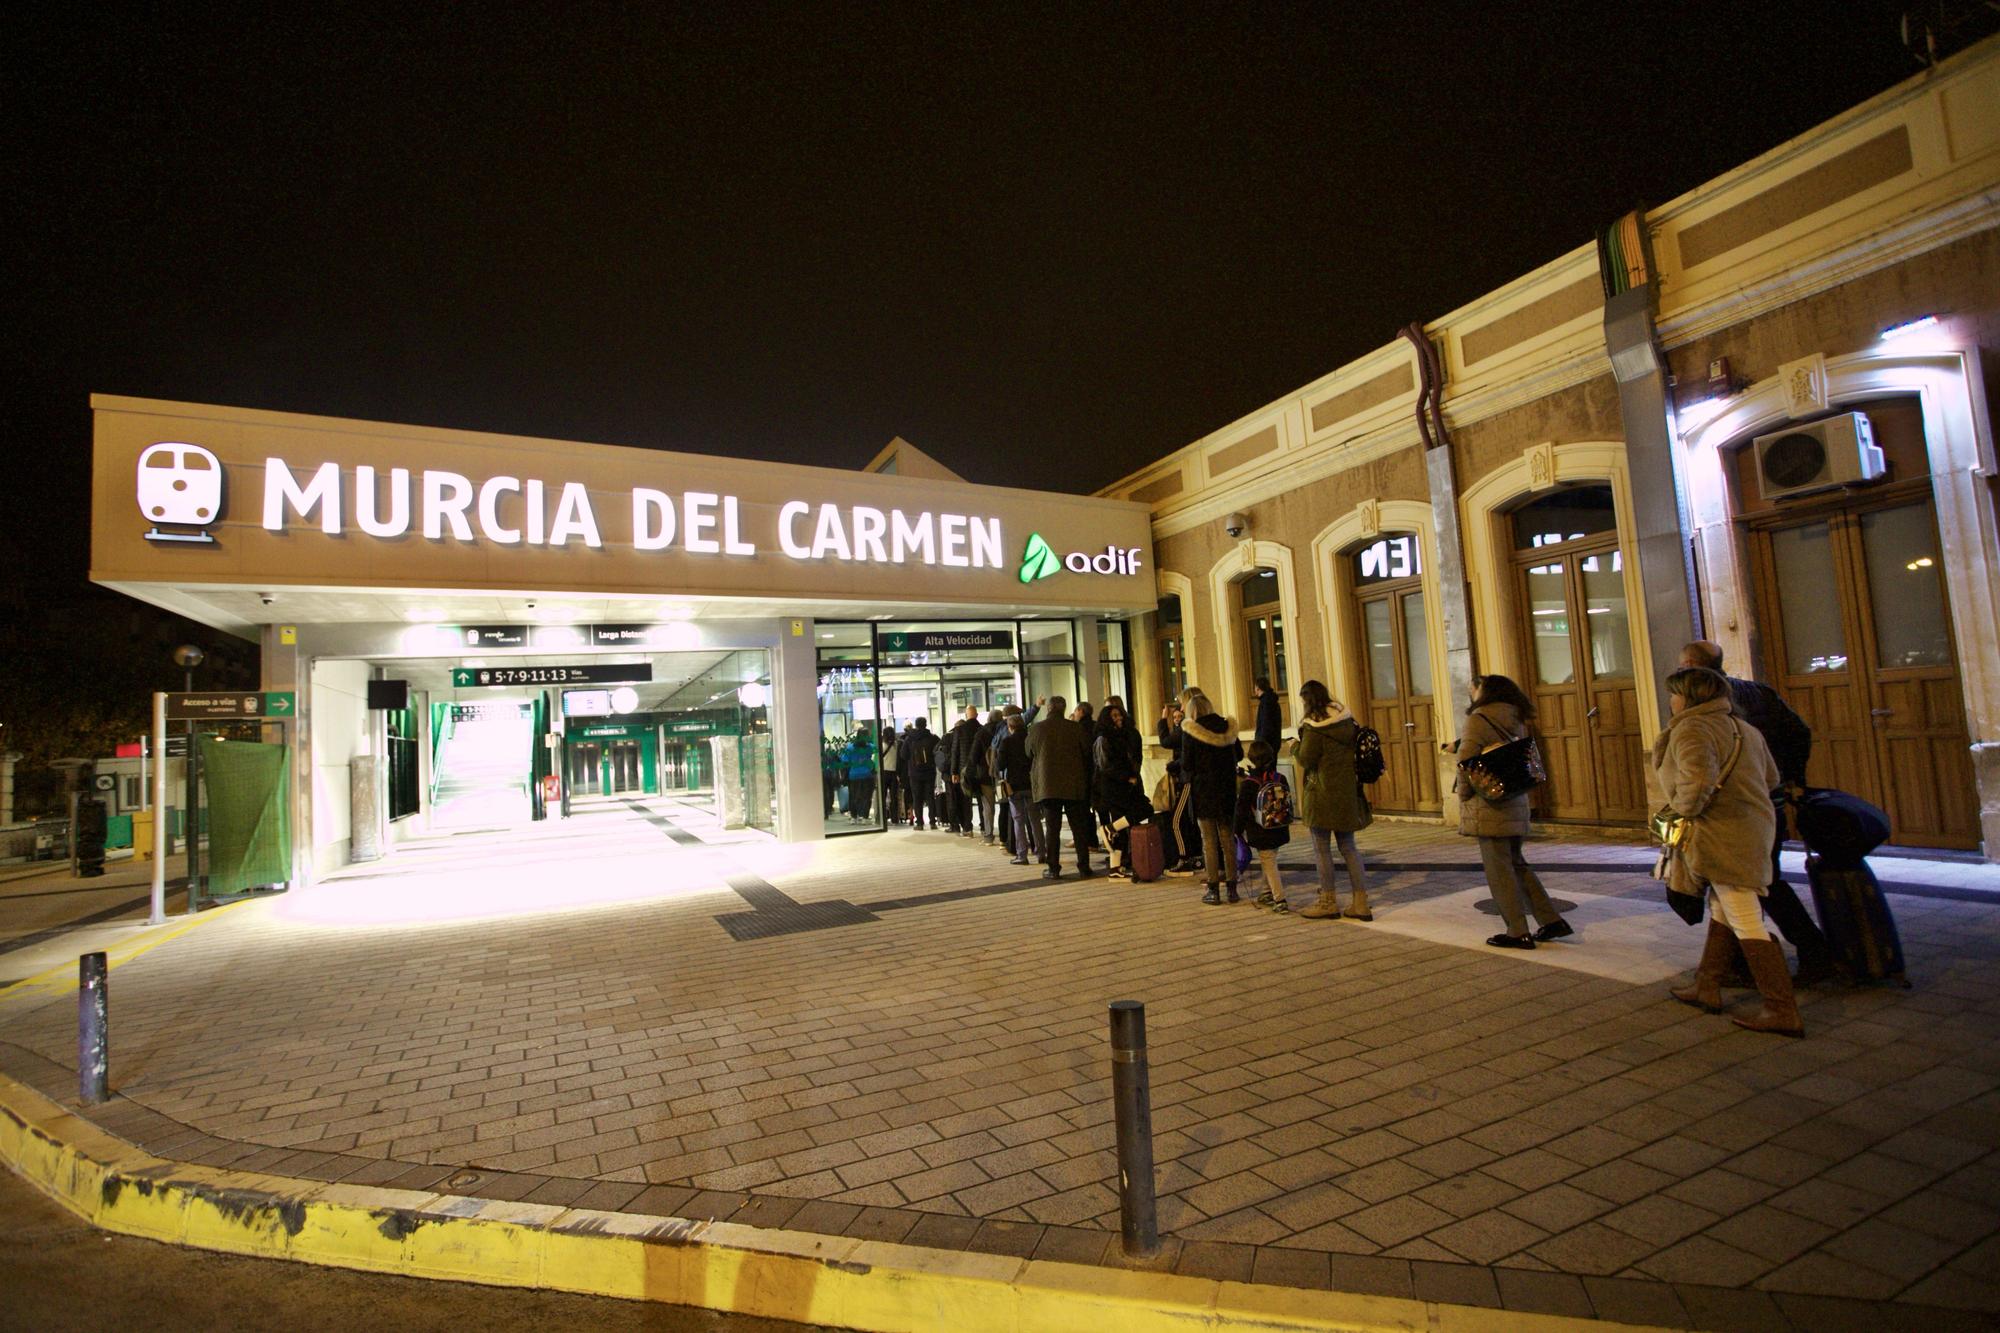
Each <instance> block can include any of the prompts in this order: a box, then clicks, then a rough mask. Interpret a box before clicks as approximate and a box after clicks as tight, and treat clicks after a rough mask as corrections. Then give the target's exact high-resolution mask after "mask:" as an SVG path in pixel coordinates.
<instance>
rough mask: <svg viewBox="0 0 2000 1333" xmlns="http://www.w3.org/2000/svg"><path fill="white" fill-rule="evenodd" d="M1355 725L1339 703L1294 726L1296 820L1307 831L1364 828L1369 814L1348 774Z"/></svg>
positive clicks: (1356, 734) (1358, 787)
mask: <svg viewBox="0 0 2000 1333" xmlns="http://www.w3.org/2000/svg"><path fill="white" fill-rule="evenodd" d="M1360 734H1361V724H1360V723H1358V722H1356V721H1355V720H1354V715H1353V714H1352V713H1349V712H1348V711H1347V710H1346V709H1345V708H1343V707H1341V706H1340V705H1339V704H1335V705H1334V706H1333V709H1332V711H1331V712H1329V713H1328V714H1327V715H1326V716H1325V717H1323V718H1319V719H1317V720H1315V719H1313V718H1306V719H1304V720H1302V721H1301V722H1300V723H1299V748H1298V750H1297V752H1296V754H1295V755H1294V760H1295V762H1296V764H1297V766H1298V772H1299V818H1301V819H1303V820H1305V822H1306V826H1307V827H1308V828H1316V829H1326V830H1329V831H1331V832H1334V833H1353V832H1355V831H1356V830H1358V829H1365V828H1367V827H1368V825H1369V824H1370V823H1371V822H1373V820H1374V818H1375V816H1374V814H1373V813H1372V812H1371V811H1370V810H1369V809H1368V798H1367V797H1366V796H1363V795H1362V794H1361V783H1360V780H1359V779H1358V778H1357V777H1356V776H1355V773H1354V756H1355V741H1356V739H1357V738H1358V737H1359V736H1360Z"/></svg>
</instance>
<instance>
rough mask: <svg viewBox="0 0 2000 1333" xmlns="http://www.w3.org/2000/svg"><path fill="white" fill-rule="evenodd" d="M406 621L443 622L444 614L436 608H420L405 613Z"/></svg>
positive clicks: (413, 608)
mask: <svg viewBox="0 0 2000 1333" xmlns="http://www.w3.org/2000/svg"><path fill="white" fill-rule="evenodd" d="M403 619H405V620H442V619H444V612H443V611H442V610H440V609H438V608H437V607H435V606H418V607H412V608H411V609H410V610H408V611H405V612H403Z"/></svg>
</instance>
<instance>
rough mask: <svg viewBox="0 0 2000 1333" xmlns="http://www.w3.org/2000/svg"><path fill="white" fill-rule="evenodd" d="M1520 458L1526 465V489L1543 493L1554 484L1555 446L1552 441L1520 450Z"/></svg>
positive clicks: (1545, 441)
mask: <svg viewBox="0 0 2000 1333" xmlns="http://www.w3.org/2000/svg"><path fill="white" fill-rule="evenodd" d="M1521 457H1522V458H1523V460H1525V461H1526V463H1527V465H1528V489H1530V490H1535V491H1545V490H1547V489H1548V488H1549V487H1551V486H1553V485H1555V484H1556V445H1555V441H1554V440H1543V441H1542V442H1541V443H1540V444H1531V445H1529V446H1528V447H1527V448H1526V449H1524V450H1522V452H1521Z"/></svg>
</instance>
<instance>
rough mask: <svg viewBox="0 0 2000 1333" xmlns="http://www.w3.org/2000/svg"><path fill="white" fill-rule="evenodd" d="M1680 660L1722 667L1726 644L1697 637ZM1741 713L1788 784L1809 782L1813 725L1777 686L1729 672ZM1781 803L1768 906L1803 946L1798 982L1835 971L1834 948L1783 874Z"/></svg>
mask: <svg viewBox="0 0 2000 1333" xmlns="http://www.w3.org/2000/svg"><path fill="white" fill-rule="evenodd" d="M1681 665H1682V666H1684V667H1707V668H1708V669H1709V670H1710V671H1721V670H1722V645H1720V644H1717V643H1711V642H1709V641H1708V640H1707V639H1697V640H1696V641H1695V642H1693V643H1690V644H1688V645H1686V646H1685V647H1683V648H1682V649H1681ZM1724 678H1725V679H1726V680H1728V682H1729V694H1730V698H1731V701H1732V702H1733V703H1734V705H1735V708H1736V715H1737V716H1738V717H1740V718H1742V719H1743V720H1744V721H1745V722H1748V723H1749V724H1750V725H1751V726H1753V727H1755V728H1756V729H1757V731H1758V734H1760V735H1761V736H1763V738H1764V743H1765V744H1766V745H1767V746H1769V747H1770V750H1771V758H1772V759H1774V760H1776V761H1777V764H1778V776H1779V777H1780V778H1782V779H1783V780H1784V784H1785V786H1786V788H1788V789H1797V788H1801V787H1804V786H1805V783H1806V761H1807V760H1808V759H1810V758H1811V757H1812V728H1811V727H1809V726H1807V725H1806V723H1805V719H1804V718H1802V717H1800V716H1799V715H1798V714H1797V713H1795V712H1793V711H1792V708H1791V705H1790V704H1787V703H1786V702H1785V701H1784V699H1783V698H1782V697H1781V696H1780V695H1779V694H1778V692H1777V691H1776V690H1774V689H1772V688H1771V687H1770V686H1769V685H1766V684H1764V683H1763V682H1762V681H1755V680H1741V679H1738V678H1737V677H1735V676H1731V675H1728V673H1726V672H1725V673H1724ZM1774 800H1775V801H1776V803H1777V806H1778V832H1777V836H1776V838H1775V839H1774V840H1773V841H1772V843H1771V883H1770V886H1769V887H1768V888H1767V889H1766V890H1765V891H1764V898H1763V900H1762V902H1763V907H1764V912H1765V914H1766V915H1768V916H1769V917H1770V918H1771V920H1772V921H1773V922H1775V923H1776V924H1777V927H1778V930H1779V932H1780V933H1782V934H1783V935H1784V937H1785V938H1786V939H1787V940H1790V941H1791V944H1792V947H1793V948H1794V949H1797V950H1798V951H1799V975H1798V984H1799V985H1801V986H1810V985H1812V984H1813V983H1814V982H1818V981H1824V980H1826V978H1828V977H1830V976H1832V975H1833V952H1832V950H1831V949H1830V948H1829V947H1828V946H1827V942H1826V935H1825V933H1824V932H1822V931H1821V930H1820V928H1819V924H1818V923H1817V922H1815V921H1814V920H1813V919H1812V913H1810V912H1808V911H1806V907H1805V904H1804V903H1802V902H1800V901H1799V895H1798V894H1797V893H1795V892H1793V891H1792V886H1791V885H1790V884H1787V883H1786V882H1785V880H1784V878H1783V876H1781V875H1780V874H1779V870H1778V853H1779V852H1781V851H1782V850H1783V849H1784V846H1785V800H1786V798H1785V797H1784V796H1782V795H1780V796H1777V797H1775V798H1774Z"/></svg>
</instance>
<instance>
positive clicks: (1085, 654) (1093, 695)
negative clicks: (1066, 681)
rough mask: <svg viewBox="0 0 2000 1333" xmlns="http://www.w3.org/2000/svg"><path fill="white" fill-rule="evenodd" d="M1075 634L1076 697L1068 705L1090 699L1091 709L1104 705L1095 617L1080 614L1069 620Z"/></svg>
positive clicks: (1102, 670)
mask: <svg viewBox="0 0 2000 1333" xmlns="http://www.w3.org/2000/svg"><path fill="white" fill-rule="evenodd" d="M1070 624H1071V625H1072V626H1074V627H1075V630H1074V632H1075V634H1076V698H1074V699H1071V700H1070V701H1069V702H1070V706H1071V707H1072V708H1074V707H1075V706H1076V705H1077V704H1079V703H1082V702H1084V701H1085V700H1086V699H1087V700H1089V701H1090V707H1091V709H1092V711H1093V712H1094V711H1095V710H1097V709H1099V708H1102V707H1104V686H1103V685H1102V683H1101V680H1102V677H1103V675H1104V659H1103V658H1102V657H1100V656H1099V655H1098V652H1097V617H1096V616H1080V617H1078V618H1077V619H1075V620H1072V621H1071V622H1070Z"/></svg>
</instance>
